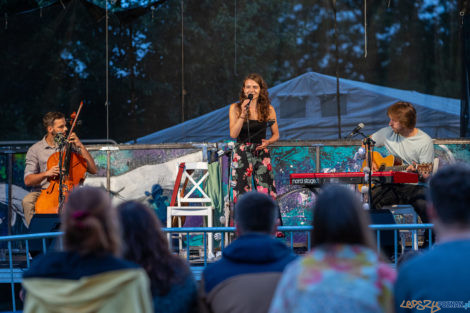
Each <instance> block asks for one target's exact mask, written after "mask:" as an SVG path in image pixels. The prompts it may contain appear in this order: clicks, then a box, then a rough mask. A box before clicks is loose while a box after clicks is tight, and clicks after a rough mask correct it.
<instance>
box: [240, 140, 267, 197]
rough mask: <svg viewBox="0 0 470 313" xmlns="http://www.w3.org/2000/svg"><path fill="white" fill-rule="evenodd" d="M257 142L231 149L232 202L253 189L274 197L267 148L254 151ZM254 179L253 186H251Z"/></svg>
mask: <svg viewBox="0 0 470 313" xmlns="http://www.w3.org/2000/svg"><path fill="white" fill-rule="evenodd" d="M256 147H257V144H252V143H250V144H240V145H239V146H236V147H235V148H234V150H233V156H232V181H231V187H232V191H233V202H234V203H236V202H237V199H238V197H239V196H240V195H242V194H244V193H246V192H249V191H252V190H253V189H255V190H257V191H259V192H263V193H266V194H268V195H270V196H271V197H272V198H273V199H276V186H275V182H274V173H273V169H272V166H271V156H270V154H269V150H268V149H263V150H258V151H256ZM253 181H254V186H253Z"/></svg>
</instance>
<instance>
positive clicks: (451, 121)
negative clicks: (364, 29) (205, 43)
mask: <svg viewBox="0 0 470 313" xmlns="http://www.w3.org/2000/svg"><path fill="white" fill-rule="evenodd" d="M269 95H270V97H271V104H272V105H273V106H274V108H275V110H276V113H277V118H278V124H279V133H280V136H281V138H280V139H281V140H315V139H338V117H337V109H336V107H337V104H336V78H335V77H333V76H328V75H323V74H318V73H314V72H310V73H306V74H303V75H301V76H298V77H296V78H293V79H291V80H289V81H286V82H284V83H281V84H279V85H277V86H275V87H272V88H270V89H269ZM340 99H341V129H342V136H346V135H347V134H348V132H349V131H351V130H352V129H353V128H355V127H356V125H357V124H358V123H364V124H365V125H366V126H365V128H364V129H363V131H364V133H365V134H372V133H373V132H375V131H376V130H378V129H380V128H381V127H384V126H386V125H388V122H389V119H388V117H387V114H386V112H387V108H388V107H389V106H390V105H391V104H393V103H394V102H396V101H398V100H401V101H407V102H410V103H412V104H413V105H414V106H415V108H416V111H417V114H418V122H417V127H418V128H420V129H422V130H424V131H425V132H426V133H428V134H429V135H430V136H431V137H433V138H457V137H459V134H460V100H458V99H451V98H443V97H438V96H432V95H426V94H422V93H419V92H415V91H407V90H400V89H394V88H388V87H382V86H377V85H372V84H367V83H363V82H357V81H353V80H348V79H340ZM229 107H230V106H229V105H227V106H225V107H223V108H221V109H218V110H215V111H213V112H210V113H207V114H205V115H202V116H199V117H197V118H195V119H192V120H189V121H186V122H184V123H181V124H178V125H175V126H172V127H169V128H167V129H163V130H160V131H157V132H155V133H153V134H150V135H147V136H144V137H141V138H138V139H137V140H136V143H139V144H151V143H169V142H221V141H224V140H226V139H229V138H230V137H229V125H228V124H229V123H228V112H229Z"/></svg>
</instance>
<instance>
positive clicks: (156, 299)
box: [118, 201, 197, 313]
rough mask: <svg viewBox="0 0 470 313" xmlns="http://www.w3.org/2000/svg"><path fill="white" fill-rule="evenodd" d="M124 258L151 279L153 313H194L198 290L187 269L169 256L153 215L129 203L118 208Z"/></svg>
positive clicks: (176, 258) (183, 262)
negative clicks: (136, 265) (137, 266)
mask: <svg viewBox="0 0 470 313" xmlns="http://www.w3.org/2000/svg"><path fill="white" fill-rule="evenodd" d="M118 212H119V214H120V217H121V225H122V229H123V239H124V257H125V258H126V259H127V260H130V261H133V262H135V263H137V264H140V265H141V266H142V267H143V268H144V269H145V270H146V271H147V274H148V276H149V277H150V283H151V290H152V295H153V306H154V311H155V312H165V313H171V312H175V313H176V312H179V313H184V312H197V288H196V282H195V280H194V278H193V275H192V272H191V270H190V268H189V266H188V265H187V264H186V263H185V261H184V260H183V259H181V258H180V257H179V256H176V255H173V254H172V253H171V252H170V249H169V246H168V241H167V239H166V236H165V234H164V233H163V232H162V230H161V223H160V221H159V220H158V218H157V216H156V214H155V212H153V210H151V209H150V208H148V207H146V206H145V205H143V204H141V203H138V202H134V201H129V202H125V203H123V204H121V205H119V206H118Z"/></svg>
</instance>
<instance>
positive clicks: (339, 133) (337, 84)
mask: <svg viewBox="0 0 470 313" xmlns="http://www.w3.org/2000/svg"><path fill="white" fill-rule="evenodd" d="M331 4H332V7H333V12H334V14H335V35H334V37H335V59H336V60H335V63H336V64H335V65H336V111H337V113H338V139H341V99H340V93H339V51H338V27H337V23H336V9H337V8H336V0H332V3H331Z"/></svg>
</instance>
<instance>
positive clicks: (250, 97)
mask: <svg viewBox="0 0 470 313" xmlns="http://www.w3.org/2000/svg"><path fill="white" fill-rule="evenodd" d="M248 99H250V102H248V104H247V105H246V107H247V108H249V107H250V103H251V100H253V95H252V94H251V93H250V94H249V95H248Z"/></svg>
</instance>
